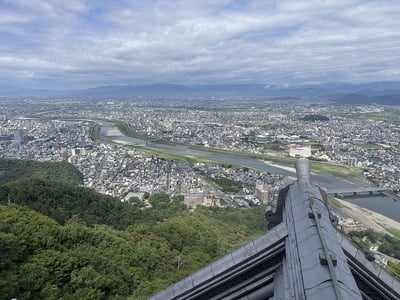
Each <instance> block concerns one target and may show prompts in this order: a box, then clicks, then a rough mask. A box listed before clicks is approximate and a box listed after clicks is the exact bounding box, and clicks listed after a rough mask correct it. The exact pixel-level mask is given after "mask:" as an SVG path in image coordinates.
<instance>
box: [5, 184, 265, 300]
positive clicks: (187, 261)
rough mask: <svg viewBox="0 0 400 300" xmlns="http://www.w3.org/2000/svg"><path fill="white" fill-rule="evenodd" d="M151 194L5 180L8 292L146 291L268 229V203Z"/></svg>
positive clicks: (38, 295) (140, 295) (103, 294)
mask: <svg viewBox="0 0 400 300" xmlns="http://www.w3.org/2000/svg"><path fill="white" fill-rule="evenodd" d="M8 195H10V200H11V201H10V202H11V203H12V204H10V205H8V204H7V203H8ZM149 200H150V203H152V206H153V207H152V208H148V209H140V208H138V207H135V206H132V205H128V204H124V203H121V202H119V201H117V200H115V199H113V198H111V197H108V196H104V195H101V194H98V193H96V192H94V191H92V190H89V189H85V188H81V187H71V186H70V185H63V184H59V183H53V182H49V181H46V180H42V179H19V180H17V181H14V182H8V183H7V184H4V185H2V186H0V201H1V202H2V204H1V205H0V253H1V255H2V258H1V261H0V291H1V294H0V299H8V300H9V299H11V298H17V299H61V298H62V299H146V298H147V297H148V296H150V295H151V294H153V293H155V292H156V291H158V290H160V289H162V288H164V287H167V286H168V285H170V284H172V283H173V282H175V281H177V280H179V279H180V278H183V277H185V276H187V275H188V274H190V273H193V272H195V271H196V270H198V269H200V268H201V267H203V266H205V265H206V264H207V263H209V262H211V261H214V260H216V259H217V258H219V257H221V256H223V255H224V254H226V253H228V252H230V251H232V250H234V249H236V248H238V247H239V246H241V245H243V244H245V243H246V242H248V241H249V240H251V239H253V238H255V237H257V236H258V235H260V234H262V232H263V231H264V229H265V221H264V218H263V208H261V207H257V208H254V209H251V210H232V209H220V208H198V209H196V211H195V212H193V213H189V212H188V211H187V210H186V209H185V207H184V205H183V202H182V199H181V198H173V199H171V198H170V197H169V196H168V195H166V194H156V195H152V196H151V197H150V199H149ZM16 203H18V204H16Z"/></svg>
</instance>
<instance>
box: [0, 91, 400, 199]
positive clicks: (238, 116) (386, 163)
mask: <svg viewBox="0 0 400 300" xmlns="http://www.w3.org/2000/svg"><path fill="white" fill-rule="evenodd" d="M388 111H389V112H390V111H391V112H392V114H388ZM0 114H1V115H0V120H1V127H0V155H1V156H2V157H13V158H23V159H33V160H42V161H61V160H68V161H69V162H71V163H72V164H74V165H75V166H76V167H77V168H78V169H79V170H80V171H81V172H82V173H83V175H84V185H85V186H87V187H91V188H94V189H96V190H98V191H100V192H102V193H106V194H110V195H113V196H115V197H118V198H120V199H121V200H123V201H129V195H133V194H135V193H139V194H140V193H144V192H147V193H155V192H160V191H163V192H167V193H170V194H176V195H192V200H191V201H192V203H197V202H196V201H198V200H193V199H194V198H193V195H197V198H196V197H195V199H204V203H206V202H207V201H208V200H207V199H222V200H223V201H222V202H223V203H222V205H223V204H226V203H230V204H233V205H238V206H243V205H245V206H246V205H252V204H257V203H259V202H258V201H260V202H262V201H265V200H263V199H265V197H264V196H265V195H264V196H262V194H261V192H260V189H265V190H266V191H268V189H269V190H271V189H272V188H273V186H274V185H276V184H279V182H280V180H282V178H279V176H275V177H274V175H271V174H269V175H268V176H267V175H263V174H260V173H259V172H256V171H253V170H243V169H235V168H231V166H220V165H211V164H200V165H197V166H190V165H188V164H185V163H183V162H179V161H171V160H166V159H163V158H160V157H157V156H155V155H154V154H149V153H146V152H144V151H141V150H140V149H139V148H136V149H134V148H129V147H125V146H121V145H114V144H110V143H106V142H103V141H100V140H95V139H92V130H93V127H94V122H92V121H93V120H113V121H120V122H124V123H126V124H129V125H128V126H129V128H130V130H132V131H134V132H135V133H136V134H138V135H140V136H144V137H147V138H150V139H152V140H165V141H169V142H173V143H178V144H184V145H193V146H201V147H206V148H217V149H223V150H232V151H240V152H244V153H268V154H272V155H277V156H288V155H291V156H311V157H312V158H313V159H318V160H325V161H330V162H331V163H334V164H343V165H349V166H355V167H359V168H362V170H363V172H364V175H365V177H366V178H368V179H369V180H370V181H372V182H373V183H375V184H376V185H377V186H380V187H383V188H385V189H388V190H393V191H395V192H398V191H399V189H400V180H399V178H400V147H399V140H400V125H399V124H400V121H399V120H398V119H397V120H396V119H390V116H392V117H393V116H396V115H397V116H398V115H399V109H398V108H396V107H388V106H375V105H370V106H349V105H347V106H345V105H343V106H334V105H330V104H329V103H326V102H323V101H319V100H318V101H317V100H312V101H301V102H296V101H279V102H276V101H267V100H265V101H262V100H254V99H247V100H243V99H240V100H238V99H233V100H232V99H231V100H229V101H228V100H222V99H218V100H217V99H215V100H213V101H209V100H207V101H206V100H201V99H200V100H199V99H197V100H196V99H195V100H193V101H183V100H172V99H164V100H154V101H150V100H149V101H145V100H140V101H117V100H107V101H88V100H82V101H72V100H69V101H67V100H59V101H55V100H51V101H47V102H46V101H40V102H35V101H24V103H23V105H21V103H18V104H14V102H12V101H9V102H7V101H4V102H2V103H1V113H0ZM373 114H375V115H379V114H382V115H388V117H387V118H388V120H383V119H382V118H370V117H369V116H371V115H373ZM310 115H312V116H320V115H323V116H324V118H322V119H318V118H312V119H313V120H310V118H307V117H306V116H310ZM199 171H201V172H199ZM216 176H222V177H226V178H229V179H230V180H233V181H240V182H245V183H246V184H245V186H244V187H243V189H242V190H241V191H240V192H238V193H237V194H238V195H235V196H233V195H228V193H221V191H218V190H217V189H216V188H215V186H213V185H212V184H210V183H209V182H208V181H207V180H206V179H207V178H210V177H216ZM275 181H276V182H275ZM260 185H261V186H262V187H263V188H257V186H258V187H260ZM267 186H269V187H267ZM264 187H265V188H264ZM132 193H133V194H132ZM135 195H136V194H135ZM253 197H254V198H253ZM263 197H264V198H263ZM242 199H243V201H242ZM207 203H208V202H207ZM209 203H214V204H215V202H213V201H211V202H209Z"/></svg>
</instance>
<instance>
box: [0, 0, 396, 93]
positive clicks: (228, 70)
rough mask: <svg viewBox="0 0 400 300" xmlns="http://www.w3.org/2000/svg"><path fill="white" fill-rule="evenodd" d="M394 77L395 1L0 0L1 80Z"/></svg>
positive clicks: (60, 85)
mask: <svg viewBox="0 0 400 300" xmlns="http://www.w3.org/2000/svg"><path fill="white" fill-rule="evenodd" d="M383 80H400V1H398V0H393V1H389V0H387V1H386V0H377V1H369V0H343V1H339V0H326V1H322V0H321V1H316V0H315V1H314V0H304V1H299V0H293V1H285V0H280V1H279V0H277V1H268V0H254V1H252V0H248V1H245V0H87V1H85V0H0V84H1V85H4V84H6V85H13V86H24V87H31V88H50V89H80V88H87V87H93V86H98V85H108V84H133V85H136V84H146V83H154V82H165V83H177V84H188V85H190V84H202V83H262V84H267V85H271V84H274V85H298V84H310V83H311V84H312V83H322V82H355V83H356V82H368V81H383Z"/></svg>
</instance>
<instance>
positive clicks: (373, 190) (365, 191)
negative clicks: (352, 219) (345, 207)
mask: <svg viewBox="0 0 400 300" xmlns="http://www.w3.org/2000/svg"><path fill="white" fill-rule="evenodd" d="M385 191H386V190H385V189H383V188H380V187H350V188H342V189H330V190H327V191H326V193H327V194H328V195H331V196H335V197H345V196H347V197H348V196H361V195H362V196H365V195H376V194H383V193H384V192H385Z"/></svg>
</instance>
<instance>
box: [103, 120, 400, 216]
mask: <svg viewBox="0 0 400 300" xmlns="http://www.w3.org/2000/svg"><path fill="white" fill-rule="evenodd" d="M98 123H99V124H100V125H101V129H100V137H101V138H102V139H103V140H109V141H112V142H114V143H118V144H124V145H136V146H137V145H140V146H143V147H146V148H148V149H152V150H157V151H163V152H169V153H176V154H179V155H186V156H190V157H197V158H203V159H210V160H214V161H218V162H222V163H225V164H232V165H239V166H242V167H249V168H252V169H257V170H260V171H264V172H269V173H271V174H282V175H287V176H292V177H293V178H295V177H296V173H295V169H294V168H288V167H284V166H279V165H276V164H272V163H268V162H264V161H262V160H259V159H256V158H253V157H247V156H245V155H233V154H232V155H230V154H223V153H215V152H210V151H202V150H198V149H192V148H190V147H188V146H182V145H167V144H162V143H157V142H151V143H148V144H147V145H146V142H145V141H144V140H141V139H137V138H132V137H129V136H125V135H123V134H122V133H121V132H120V131H119V130H118V129H117V128H116V127H114V126H113V124H112V123H109V122H101V121H99V122H98ZM311 180H312V181H313V182H315V183H316V184H318V185H319V186H321V187H324V188H326V189H327V190H335V189H347V188H350V189H351V188H357V187H360V183H359V182H358V183H356V182H351V181H349V180H345V179H343V178H339V177H335V176H331V175H327V174H323V173H320V172H314V171H312V172H311ZM345 200H347V201H350V202H352V203H355V204H358V205H360V206H362V207H365V208H367V209H370V210H372V211H375V212H377V213H380V214H382V215H384V216H387V217H389V218H391V219H393V220H396V221H398V222H400V201H397V202H396V201H394V200H393V199H391V198H389V197H386V196H375V197H371V196H367V197H357V198H346V199H345Z"/></svg>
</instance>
